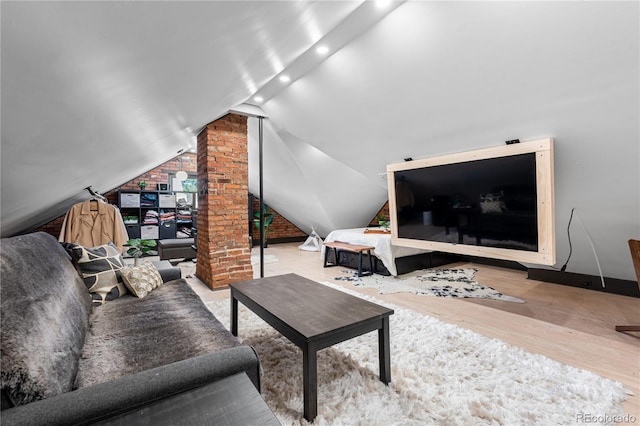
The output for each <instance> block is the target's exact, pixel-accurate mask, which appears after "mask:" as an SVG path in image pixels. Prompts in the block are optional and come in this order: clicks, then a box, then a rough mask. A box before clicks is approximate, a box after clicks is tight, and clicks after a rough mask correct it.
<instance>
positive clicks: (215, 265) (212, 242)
mask: <svg viewBox="0 0 640 426" xmlns="http://www.w3.org/2000/svg"><path fill="white" fill-rule="evenodd" d="M248 178H249V174H248V154H247V117H246V116H242V115H237V114H227V115H225V116H224V117H222V118H220V119H218V120H216V121H214V122H212V123H209V124H208V125H207V127H206V128H205V129H204V130H203V131H202V132H201V133H200V134H199V135H198V188H199V190H200V191H201V193H200V195H199V198H198V225H197V226H198V254H197V257H198V262H197V264H196V275H197V276H198V278H200V279H201V280H202V281H203V282H204V283H205V284H207V285H208V286H209V287H210V288H211V289H218V288H224V287H227V286H228V285H229V284H230V283H233V282H237V281H244V280H250V279H252V278H253V270H252V267H251V247H250V246H249V207H248V202H249V195H248ZM202 189H204V191H205V192H204V193H203V192H202Z"/></svg>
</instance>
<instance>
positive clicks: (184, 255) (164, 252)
mask: <svg viewBox="0 0 640 426" xmlns="http://www.w3.org/2000/svg"><path fill="white" fill-rule="evenodd" d="M158 255H159V256H160V260H169V259H186V260H190V259H193V258H195V257H196V250H195V249H194V248H193V238H173V239H169V240H160V241H158Z"/></svg>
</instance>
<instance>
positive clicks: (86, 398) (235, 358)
mask: <svg viewBox="0 0 640 426" xmlns="http://www.w3.org/2000/svg"><path fill="white" fill-rule="evenodd" d="M259 368H260V367H259V360H258V356H257V354H256V352H255V351H254V349H253V348H252V347H251V346H237V347H234V348H229V349H224V350H221V351H217V352H212V353H209V354H206V355H201V356H198V357H194V358H189V359H185V360H182V361H178V362H175V363H172V364H168V365H163V366H161V367H157V368H152V369H150V370H146V371H142V372H140V373H136V374H131V375H128V376H124V377H120V378H118V379H116V380H113V381H110V382H105V383H100V384H97V385H94V386H89V387H86V388H81V389H78V390H75V391H72V392H67V393H64V394H61V395H57V396H54V397H51V398H47V399H43V400H40V401H36V402H32V403H29V404H25V405H21V406H18V407H14V408H9V409H7V410H3V411H2V414H1V415H0V418H1V423H2V425H27V424H28V425H45V424H46V425H84V424H90V423H94V422H96V421H99V420H102V419H105V418H108V417H112V416H114V415H117V414H121V413H124V412H127V411H130V410H133V409H135V408H137V407H140V406H142V405H144V404H147V403H149V402H152V401H154V400H157V399H161V398H164V397H167V396H171V395H175V394H177V393H180V392H184V391H187V390H190V389H193V388H196V387H199V386H203V385H205V384H207V383H211V382H215V381H217V380H219V379H222V378H224V377H227V376H231V375H233V374H237V373H241V372H246V373H247V375H248V376H249V378H250V379H251V381H252V382H253V384H254V385H255V386H256V388H257V389H258V391H259V390H260V370H259Z"/></svg>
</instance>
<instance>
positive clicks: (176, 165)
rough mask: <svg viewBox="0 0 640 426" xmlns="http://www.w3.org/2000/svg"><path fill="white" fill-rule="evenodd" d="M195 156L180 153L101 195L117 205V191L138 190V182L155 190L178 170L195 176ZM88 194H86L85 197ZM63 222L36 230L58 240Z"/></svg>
mask: <svg viewBox="0 0 640 426" xmlns="http://www.w3.org/2000/svg"><path fill="white" fill-rule="evenodd" d="M180 157H182V165H180ZM197 158H198V157H197V156H196V154H194V153H190V152H185V153H182V154H180V155H178V156H176V157H174V158H172V159H171V160H169V161H167V162H166V163H163V164H161V165H159V166H158V167H156V168H154V169H151V170H149V171H148V172H146V173H143V174H142V175H140V176H137V177H135V178H134V179H131V180H130V181H129V182H126V183H125V184H123V185H121V186H119V187H117V188H114V189H112V190H110V191H108V192H106V193H105V194H103V195H104V196H105V197H106V198H107V200H109V203H111V204H114V205H117V204H118V191H119V190H120V189H134V190H139V189H140V187H139V186H138V182H140V181H142V180H144V181H145V182H146V183H147V189H149V190H155V189H156V188H157V186H156V184H158V183H168V182H169V174H170V173H173V174H175V173H176V172H178V171H180V170H184V171H185V172H187V173H189V174H193V175H195V174H196V173H197V165H196V163H197ZM88 194H89V193H88V192H87V195H88ZM63 221H64V215H62V216H60V217H57V218H55V219H53V220H52V221H51V222H48V223H46V224H45V225H43V226H41V227H40V228H38V229H37V230H38V231H42V232H47V233H49V234H51V235H53V236H54V237H56V238H58V235H60V229H62V222H63Z"/></svg>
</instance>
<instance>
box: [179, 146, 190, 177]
mask: <svg viewBox="0 0 640 426" xmlns="http://www.w3.org/2000/svg"><path fill="white" fill-rule="evenodd" d="M181 151H182V150H181ZM188 177H189V175H188V174H187V172H185V171H184V170H182V152H181V153H180V171H179V172H178V173H176V179H178V180H179V181H180V182H183V181H185V180H187V178H188Z"/></svg>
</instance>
